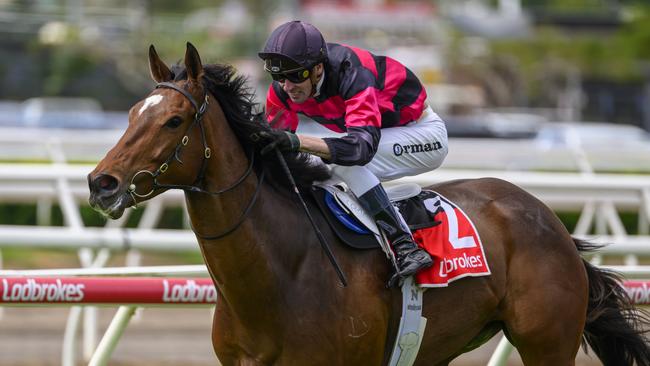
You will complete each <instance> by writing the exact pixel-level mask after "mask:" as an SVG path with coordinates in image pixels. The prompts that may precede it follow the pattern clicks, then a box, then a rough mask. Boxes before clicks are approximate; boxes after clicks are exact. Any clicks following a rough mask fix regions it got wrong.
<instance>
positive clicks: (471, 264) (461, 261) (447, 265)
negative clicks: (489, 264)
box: [440, 253, 483, 277]
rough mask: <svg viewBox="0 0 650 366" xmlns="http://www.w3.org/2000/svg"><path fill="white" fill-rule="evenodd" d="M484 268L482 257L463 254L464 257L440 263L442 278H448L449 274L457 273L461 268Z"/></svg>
mask: <svg viewBox="0 0 650 366" xmlns="http://www.w3.org/2000/svg"><path fill="white" fill-rule="evenodd" d="M481 266H483V260H482V258H481V256H480V255H470V256H468V255H467V253H463V256H462V257H457V258H452V259H447V258H445V259H444V260H443V262H442V263H440V277H447V274H448V273H451V272H453V271H457V270H458V269H459V268H478V267H481Z"/></svg>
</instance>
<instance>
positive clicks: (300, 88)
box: [280, 64, 323, 104]
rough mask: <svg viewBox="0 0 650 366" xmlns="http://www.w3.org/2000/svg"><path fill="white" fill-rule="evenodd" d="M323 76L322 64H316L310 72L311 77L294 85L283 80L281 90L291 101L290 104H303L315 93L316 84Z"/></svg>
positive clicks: (289, 81)
mask: <svg viewBox="0 0 650 366" xmlns="http://www.w3.org/2000/svg"><path fill="white" fill-rule="evenodd" d="M322 75H323V64H318V65H316V66H314V68H313V69H312V72H311V76H310V77H309V78H308V79H307V80H305V81H303V82H301V83H294V82H292V81H291V80H289V79H284V82H281V83H280V84H281V85H282V90H284V91H285V92H286V93H287V94H288V95H289V98H290V99H291V101H292V102H294V103H296V104H300V103H304V102H305V101H306V100H307V99H309V97H311V96H312V95H313V94H314V92H315V91H316V90H315V88H316V83H318V80H320V78H321V76H322Z"/></svg>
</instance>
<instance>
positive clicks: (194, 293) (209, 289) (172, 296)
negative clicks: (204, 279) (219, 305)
mask: <svg viewBox="0 0 650 366" xmlns="http://www.w3.org/2000/svg"><path fill="white" fill-rule="evenodd" d="M163 288H164V292H163V301H164V302H199V303H202V302H208V303H211V302H216V301H217V290H216V289H215V288H214V286H212V285H197V284H196V282H195V281H193V280H188V281H187V282H186V283H185V284H184V285H181V284H175V285H170V284H169V281H167V280H163Z"/></svg>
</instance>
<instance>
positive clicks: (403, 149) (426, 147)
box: [393, 141, 442, 156]
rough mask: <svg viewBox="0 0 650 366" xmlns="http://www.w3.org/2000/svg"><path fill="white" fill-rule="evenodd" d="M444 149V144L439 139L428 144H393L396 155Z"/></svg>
mask: <svg viewBox="0 0 650 366" xmlns="http://www.w3.org/2000/svg"><path fill="white" fill-rule="evenodd" d="M440 149H442V144H441V143H440V142H439V141H434V142H432V143H426V144H412V145H400V144H394V145H393V153H394V154H395V156H401V155H404V154H417V153H421V152H428V151H435V150H440Z"/></svg>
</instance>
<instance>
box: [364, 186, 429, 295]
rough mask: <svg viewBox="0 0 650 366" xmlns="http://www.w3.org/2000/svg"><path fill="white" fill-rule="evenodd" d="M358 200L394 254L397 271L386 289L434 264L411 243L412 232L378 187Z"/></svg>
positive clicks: (420, 249)
mask: <svg viewBox="0 0 650 366" xmlns="http://www.w3.org/2000/svg"><path fill="white" fill-rule="evenodd" d="M359 201H360V202H361V204H362V205H363V207H364V208H365V209H366V211H367V212H368V213H370V214H371V215H372V216H373V218H374V219H375V222H376V223H377V226H378V227H379V228H380V229H381V230H382V231H383V232H384V234H386V237H387V239H388V242H389V243H390V245H391V247H392V248H393V252H394V253H395V259H396V261H397V269H396V272H395V274H394V275H393V276H392V277H391V278H390V280H389V281H388V286H389V287H391V286H393V285H394V284H396V283H398V282H401V281H402V280H403V279H405V278H407V277H409V276H411V275H413V274H415V273H416V272H417V271H419V270H420V269H423V268H427V267H431V265H432V264H433V260H432V259H431V256H430V255H429V253H427V252H426V251H425V250H424V249H422V248H420V247H418V246H417V244H416V243H415V242H414V241H413V237H412V236H411V232H410V231H409V230H408V228H406V227H405V224H404V223H403V222H402V219H401V218H400V216H399V214H398V213H397V211H396V210H395V208H394V207H393V205H392V204H391V203H390V200H389V199H388V195H387V194H386V191H384V188H383V187H382V186H381V185H376V186H375V187H373V188H371V189H370V190H369V191H367V192H366V193H364V194H362V195H361V196H360V197H359Z"/></svg>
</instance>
